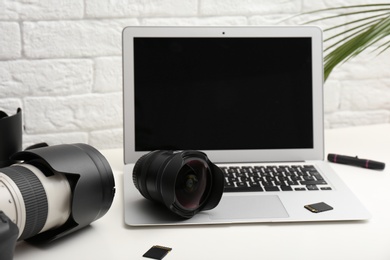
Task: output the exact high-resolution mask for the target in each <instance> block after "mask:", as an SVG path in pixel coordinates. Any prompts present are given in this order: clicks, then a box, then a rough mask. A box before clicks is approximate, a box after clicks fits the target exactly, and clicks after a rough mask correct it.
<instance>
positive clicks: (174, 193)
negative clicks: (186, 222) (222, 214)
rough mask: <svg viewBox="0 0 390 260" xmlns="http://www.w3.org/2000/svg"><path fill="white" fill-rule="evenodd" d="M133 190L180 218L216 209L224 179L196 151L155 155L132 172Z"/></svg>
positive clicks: (145, 158)
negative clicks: (163, 206) (134, 188)
mask: <svg viewBox="0 0 390 260" xmlns="http://www.w3.org/2000/svg"><path fill="white" fill-rule="evenodd" d="M133 182H134V185H135V187H136V188H137V189H138V190H139V191H140V193H141V194H142V195H143V196H144V197H145V198H147V199H149V200H153V201H157V202H160V203H163V204H164V205H165V206H166V207H167V208H168V209H170V210H171V211H172V212H174V213H176V214H177V215H179V216H181V217H183V218H191V217H193V216H194V215H195V214H196V213H198V212H199V211H201V210H209V209H212V208H215V207H216V206H217V205H218V203H219V201H220V200H221V197H222V193H223V188H224V179H223V173H222V171H221V169H220V168H219V167H217V166H216V165H215V164H213V163H212V162H210V160H209V159H208V158H207V156H206V154H204V153H202V152H199V151H192V150H187V151H181V152H174V151H154V152H151V153H148V154H146V155H144V156H142V157H141V158H140V159H139V160H138V161H137V162H136V164H135V166H134V169H133Z"/></svg>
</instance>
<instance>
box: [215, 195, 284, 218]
mask: <svg viewBox="0 0 390 260" xmlns="http://www.w3.org/2000/svg"><path fill="white" fill-rule="evenodd" d="M208 214H209V216H210V218H211V219H259V218H287V217H288V216H289V215H288V213H287V211H286V209H285V208H284V206H283V204H282V202H281V201H280V199H279V197H278V196H277V195H267V196H252V195H249V196H224V197H222V199H221V201H220V202H219V204H218V206H217V207H216V208H214V209H213V210H210V211H208Z"/></svg>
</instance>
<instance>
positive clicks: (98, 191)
mask: <svg viewBox="0 0 390 260" xmlns="http://www.w3.org/2000/svg"><path fill="white" fill-rule="evenodd" d="M12 159H13V160H17V161H23V162H24V163H27V164H31V165H33V166H35V167H37V168H39V169H40V170H41V171H42V172H43V173H44V174H45V175H46V176H50V175H51V174H53V172H58V173H62V174H64V175H65V176H66V178H67V179H68V181H69V183H70V186H71V190H72V198H71V215H70V217H69V219H68V220H67V221H66V223H65V224H64V225H62V226H60V227H59V228H57V229H52V230H48V231H45V232H43V233H41V234H38V235H36V236H34V237H32V238H31V239H29V241H32V242H41V241H51V240H55V239H57V238H60V237H62V236H65V235H67V234H69V233H72V232H74V231H76V230H79V229H81V228H83V227H85V226H87V225H89V224H90V223H91V222H93V221H95V220H97V219H99V218H101V217H102V216H103V215H105V214H106V213H107V211H108V210H109V208H110V207H111V204H112V201H113V198H114V194H115V182H114V177H113V174H112V170H111V167H110V165H109V163H108V162H107V160H106V159H105V158H104V156H103V155H102V154H100V153H99V152H98V151H97V150H96V149H95V148H93V147H92V146H89V145H86V144H62V145H55V146H48V147H41V148H36V149H31V150H26V151H22V152H18V153H16V154H14V155H13V156H12Z"/></svg>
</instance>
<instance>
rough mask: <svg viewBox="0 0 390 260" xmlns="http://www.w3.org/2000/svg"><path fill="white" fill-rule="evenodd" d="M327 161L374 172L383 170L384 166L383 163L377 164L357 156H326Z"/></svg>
mask: <svg viewBox="0 0 390 260" xmlns="http://www.w3.org/2000/svg"><path fill="white" fill-rule="evenodd" d="M328 161H330V162H334V163H341V164H348V165H353V166H359V167H363V168H367V169H374V170H383V169H384V168H385V164H384V163H383V162H377V161H373V160H367V159H360V158H358V157H357V156H356V157H352V156H346V155H340V154H333V153H330V154H328Z"/></svg>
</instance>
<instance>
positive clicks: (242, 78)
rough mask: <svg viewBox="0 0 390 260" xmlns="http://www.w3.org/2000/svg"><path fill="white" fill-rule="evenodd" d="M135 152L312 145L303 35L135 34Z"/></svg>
mask: <svg viewBox="0 0 390 260" xmlns="http://www.w3.org/2000/svg"><path fill="white" fill-rule="evenodd" d="M134 80H135V81H134V86H135V89H134V91H135V92H134V96H135V100H134V102H135V149H136V151H150V150H157V149H174V150H186V149H196V150H227V149H228V150H232V149H240V150H246V149H296V148H312V147H313V127H312V125H313V104H312V53H311V39H310V38H135V39H134Z"/></svg>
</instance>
